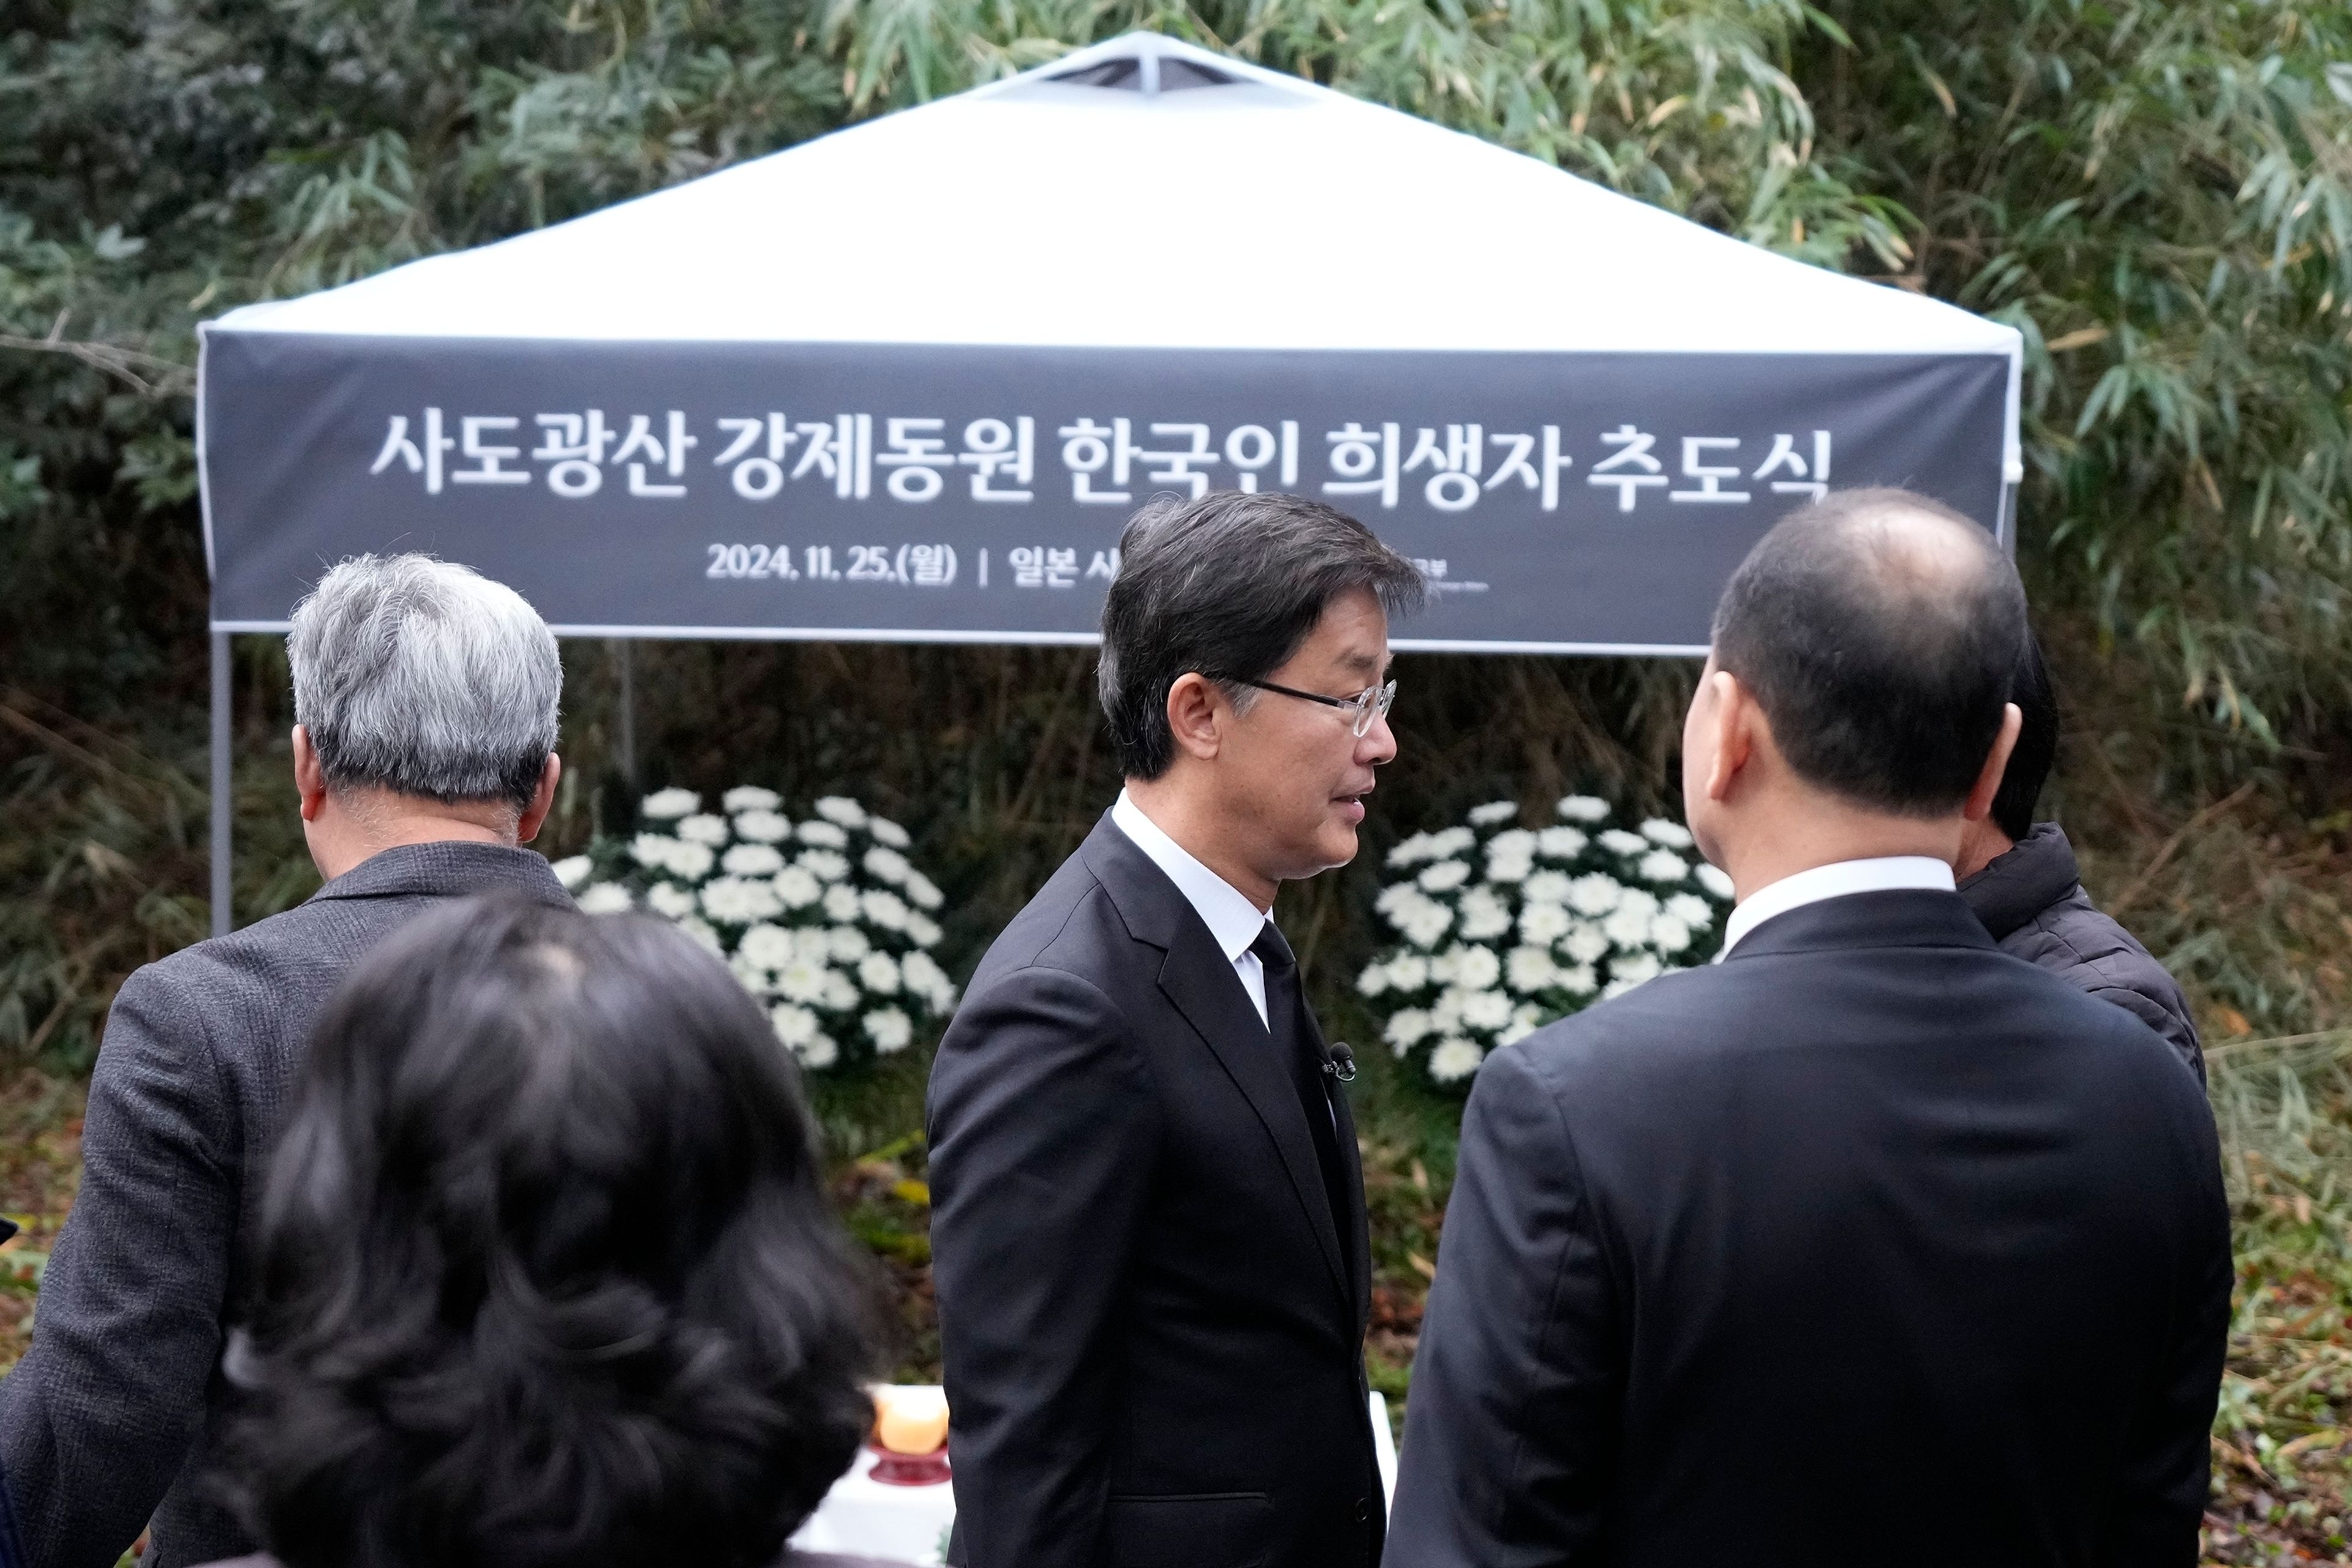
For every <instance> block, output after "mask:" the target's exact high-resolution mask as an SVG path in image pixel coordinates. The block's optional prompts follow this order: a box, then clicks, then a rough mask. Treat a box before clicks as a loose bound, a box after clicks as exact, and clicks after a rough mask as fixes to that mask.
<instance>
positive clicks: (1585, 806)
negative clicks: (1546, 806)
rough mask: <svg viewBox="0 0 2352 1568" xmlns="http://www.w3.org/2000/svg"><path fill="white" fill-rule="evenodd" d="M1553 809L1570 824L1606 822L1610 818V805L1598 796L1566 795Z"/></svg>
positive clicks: (1560, 798) (1561, 797)
mask: <svg viewBox="0 0 2352 1568" xmlns="http://www.w3.org/2000/svg"><path fill="white" fill-rule="evenodd" d="M1552 809H1553V810H1554V811H1557V812H1558V813H1559V814H1560V816H1564V817H1566V818H1568V820H1569V821H1570V822H1604V821H1606V820H1608V816H1609V803H1608V802H1607V801H1605V800H1602V799H1601V797H1600V796H1598V795H1562V796H1560V797H1559V805H1556V806H1554V807H1552Z"/></svg>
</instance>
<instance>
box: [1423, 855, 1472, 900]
mask: <svg viewBox="0 0 2352 1568" xmlns="http://www.w3.org/2000/svg"><path fill="white" fill-rule="evenodd" d="M1469 879H1470V868H1469V867H1467V866H1465V865H1464V864H1463V863H1462V862H1461V861H1459V860H1440V861H1439V862H1438V863H1437V864H1436V865H1434V866H1429V867H1424V868H1423V870H1422V873H1421V875H1420V876H1418V877H1416V878H1414V879H1413V880H1414V881H1416V882H1419V883H1420V884H1421V886H1422V890H1423V891H1424V892H1430V893H1448V892H1452V891H1453V890H1454V889H1456V888H1458V887H1460V886H1461V885H1462V884H1463V883H1464V882H1466V881H1468V880H1469Z"/></svg>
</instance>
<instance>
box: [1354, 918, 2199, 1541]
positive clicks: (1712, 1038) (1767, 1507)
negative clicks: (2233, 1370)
mask: <svg viewBox="0 0 2352 1568" xmlns="http://www.w3.org/2000/svg"><path fill="white" fill-rule="evenodd" d="M2230 1286H2231V1260H2230V1215H2229V1205H2228V1203H2227V1201H2226V1200H2225V1199H2224V1198H2223V1196H2222V1191H2221V1156H2220V1152H2219V1149H2218V1147H2217V1145H2216V1142H2215V1139H2214V1132H2213V1117H2212V1113H2211V1111H2210V1110H2209V1109H2208V1108H2207V1106H2206V1103H2205V1097H2204V1095H2203V1094H2202V1093H2200V1091H2199V1090H2198V1088H2197V1085H2196V1082H2195V1081H2194V1080H2193V1079H2190V1078H2189V1075H2188V1074H2187V1073H2176V1072H2174V1071H2173V1070H2172V1060H2171V1057H2170V1053H2169V1052H2168V1050H2167V1049H2166V1047H2165V1044H2164V1042H2163V1041H2161V1040H2159V1039H2158V1038H2157V1037H2156V1036H2155V1035H2154V1034H2152V1033H2150V1032H2149V1031H2148V1029H2147V1027H2146V1026H2143V1025H2141V1024H2139V1023H2138V1022H2137V1021H2136V1020H2135V1019H2133V1018H2131V1017H2130V1016H2127V1015H2126V1014H2125V1013H2124V1012H2123V1011H2122V1009H2120V1008H2116V1007H2112V1006H2109V1005H2107V1004H2105V1003H2104V1002H2096V1001H2094V1000H2092V999H2091V998H2090V997H2088V996H2085V995H2084V994H2083V993H2082V992H2081V991H2079V990H2077V989H2075V988H2074V987H2073V986H2070V985H2067V984H2063V983H2062V982H2060V981H2059V980H2057V979H2055V978H2053V976H2051V975H2049V974H2047V973H2043V972H2042V971H2040V970H2037V969H2035V968H2033V967H2032V965H2030V964H2025V963H2019V962H2018V961H2017V960H2015V959H2013V958H2011V957H2008V956H2006V955H2005V954H2003V953H2001V952H2000V951H1999V950H1997V949H1996V948H1995V947H1994V946H1993V943H1992V941H1991V939H1990V937H1988V936H1987V935H1986V934H1985V931H1984V928H1983V927H1982V926H1980V925H1979V924H1978V923H1977V921H1976V919H1975V917H1973V916H1972V915H1970V914H1969V910H1968V906H1967V905H1966V904H1964V903H1962V902H1961V901H1960V900H1959V899H1958V898H1956V897H1954V896H1953V895H1952V894H1950V893H1945V892H1925V891H1895V892H1872V893H1856V894H1853V895H1850V896H1848V897H1844V898H1834V899H1827V900H1822V901H1820V902H1818V903H1812V904H1807V905H1805V906H1803V907H1802V908H1800V909H1795V910H1789V911H1788V912H1786V913H1784V914H1780V915H1777V916H1775V917H1773V918H1772V919H1769V920H1767V921H1763V922H1762V923H1761V924H1759V925H1758V926H1757V927H1756V929H1755V930H1754V931H1750V932H1748V935H1747V937H1746V939H1745V940H1743V941H1742V942H1740V943H1739V945H1738V947H1736V948H1734V949H1733V950H1732V952H1731V953H1730V955H1729V956H1728V957H1727V958H1726V959H1725V960H1724V962H1723V963H1717V964H1707V965H1704V966H1702V967H1700V968H1697V969H1691V970H1685V971H1683V972H1681V973H1674V974H1667V975H1663V976H1661V977H1659V978H1658V979H1656V980H1653V981H1651V982H1650V983H1649V984H1646V985H1643V986H1642V987H1640V988H1639V989H1637V990H1634V991H1632V992H1630V993H1628V994H1625V995H1623V996H1621V997H1619V998H1617V999H1616V1000H1615V1001H1613V1002H1604V1003H1602V1004H1601V1005H1598V1006H1595V1007H1591V1008H1588V1009H1586V1010H1585V1011H1584V1012H1581V1013H1579V1014H1576V1015H1574V1016H1571V1017H1569V1018H1566V1019H1563V1020H1561V1021H1560V1022H1559V1023H1557V1024H1553V1025H1551V1026H1549V1027H1547V1028H1543V1029H1539V1030H1538V1031H1537V1032H1536V1033H1535V1034H1533V1035H1531V1036H1529V1037H1527V1038H1526V1039H1524V1040H1522V1041H1520V1042H1519V1043H1518V1044H1517V1045H1515V1046H1510V1047H1505V1048H1504V1049H1502V1050H1498V1051H1496V1052H1495V1053H1494V1055H1492V1056H1490V1057H1488V1058H1486V1065H1485V1066H1484V1067H1483V1068H1481V1069H1480V1070H1479V1074H1478V1081H1477V1087H1476V1089H1475V1091H1474V1092H1473V1093H1472V1094H1471V1096H1470V1104H1469V1107H1468V1110H1467V1111H1466V1112H1465V1116H1464V1118H1463V1123H1462V1153H1461V1161H1460V1164H1459V1166H1458V1167H1457V1173H1456V1175H1455V1179H1454V1195H1453V1199H1452V1202H1451V1203H1450V1204H1449V1205H1448V1206H1447V1208H1446V1211H1445V1231H1444V1241H1443V1243H1442V1245H1441V1248H1440V1250H1439V1252H1438V1255H1437V1279H1436V1282H1435V1284H1434V1285H1433V1287H1432V1288H1431V1290H1430V1295H1429V1308H1428V1311H1427V1314H1426V1316H1425V1317H1424V1318H1423V1321H1422V1332H1421V1348H1420V1352H1419V1355H1418V1358H1417V1359H1416V1361H1415V1363H1414V1365H1413V1373H1412V1402H1411V1404H1410V1405H1407V1407H1406V1416H1405V1439H1404V1443H1403V1445H1402V1451H1401V1456H1400V1457H1401V1460H1402V1472H1401V1474H1400V1475H1399V1476H1398V1478H1397V1492H1396V1512H1395V1515H1394V1517H1393V1518H1392V1519H1391V1522H1390V1528H1389V1552H1388V1557H1387V1560H1386V1563H1387V1568H1537V1565H1538V1564H1541V1565H1544V1568H1602V1565H1606V1568H1690V1565H1691V1564H1694V1563H1738V1564H1740V1565H1741V1568H1879V1565H1881V1564H1885V1563H1896V1562H1899V1563H1903V1564H1905V1568H1990V1565H1992V1564H1996V1563H1997V1564H2000V1568H2189V1565H2190V1564H2192V1563H2195V1562H2196V1561H2197V1527H2198V1521H2199V1520H2200V1518H2201V1517H2202V1515H2203V1512H2204V1508H2205V1498H2206V1481H2207V1470H2208V1458H2209V1455H2208V1434H2209V1432H2210V1428H2211V1425H2212V1420H2213V1405H2214V1398H2215V1395H2216V1393H2217V1392H2218V1390H2219V1388H2220V1386H2221V1355H2222V1350H2223V1346H2224V1342H2225V1340H2226V1338H2227V1335H2228V1331H2229V1324H2230Z"/></svg>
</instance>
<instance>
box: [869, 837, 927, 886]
mask: <svg viewBox="0 0 2352 1568" xmlns="http://www.w3.org/2000/svg"><path fill="white" fill-rule="evenodd" d="M858 864H860V865H862V866H864V867H865V868H866V872H867V874H868V875H871V876H874V877H877V878H879V879H881V880H883V881H885V882H894V883H895V882H903V881H905V880H906V879H907V873H908V872H909V871H911V870H913V869H914V868H913V867H912V866H909V865H908V864H907V858H906V857H905V856H904V855H901V854H899V853H898V851H897V850H896V849H891V848H888V847H885V846H883V845H879V844H877V845H876V846H875V847H873V848H871V849H868V850H867V851H866V858H864V859H863V860H861V861H859V862H858Z"/></svg>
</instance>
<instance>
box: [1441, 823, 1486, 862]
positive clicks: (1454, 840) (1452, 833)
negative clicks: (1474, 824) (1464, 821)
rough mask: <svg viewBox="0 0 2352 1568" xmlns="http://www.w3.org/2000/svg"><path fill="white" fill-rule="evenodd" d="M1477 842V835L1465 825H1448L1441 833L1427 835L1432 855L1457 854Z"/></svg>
mask: <svg viewBox="0 0 2352 1568" xmlns="http://www.w3.org/2000/svg"><path fill="white" fill-rule="evenodd" d="M1477 842H1478V836H1477V835H1476V834H1475V833H1473V832H1471V831H1470V830H1469V829H1468V828H1466V827H1449V828H1447V829H1445V830H1444V832H1443V833H1433V834H1431V835H1430V837H1429V844H1430V849H1431V853H1432V854H1433V856H1442V855H1459V854H1461V853H1462V851H1464V850H1465V849H1467V848H1469V847H1471V846H1472V845H1474V844H1475V843H1477Z"/></svg>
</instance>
